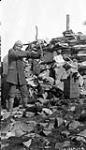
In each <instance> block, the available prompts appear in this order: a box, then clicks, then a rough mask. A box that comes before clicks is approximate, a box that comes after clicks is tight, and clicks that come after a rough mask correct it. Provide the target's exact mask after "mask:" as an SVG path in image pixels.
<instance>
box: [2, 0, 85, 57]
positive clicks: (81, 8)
mask: <svg viewBox="0 0 86 150" xmlns="http://www.w3.org/2000/svg"><path fill="white" fill-rule="evenodd" d="M1 7H2V16H1V18H2V28H1V30H2V31H1V32H2V58H3V56H5V54H6V53H7V52H8V49H9V48H11V47H12V46H13V44H14V42H15V41H16V40H22V42H24V43H26V42H27V41H32V40H34V39H35V25H38V29H39V38H43V39H46V38H49V39H50V38H52V37H57V36H60V35H62V32H63V31H64V30H65V29H66V14H70V27H71V28H72V29H73V31H74V32H79V31H80V32H83V33H86V26H85V25H84V24H83V23H84V21H85V20H86V0H2V1H1Z"/></svg>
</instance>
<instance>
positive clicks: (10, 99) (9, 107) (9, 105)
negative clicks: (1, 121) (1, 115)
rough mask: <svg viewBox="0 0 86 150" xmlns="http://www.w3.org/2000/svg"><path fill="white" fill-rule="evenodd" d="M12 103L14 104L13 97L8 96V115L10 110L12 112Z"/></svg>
mask: <svg viewBox="0 0 86 150" xmlns="http://www.w3.org/2000/svg"><path fill="white" fill-rule="evenodd" d="M13 104H14V98H9V100H8V111H9V112H10V115H12V112H13Z"/></svg>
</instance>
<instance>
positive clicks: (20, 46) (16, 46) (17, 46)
mask: <svg viewBox="0 0 86 150" xmlns="http://www.w3.org/2000/svg"><path fill="white" fill-rule="evenodd" d="M22 47H23V46H22V45H15V46H14V49H15V50H21V49H22Z"/></svg>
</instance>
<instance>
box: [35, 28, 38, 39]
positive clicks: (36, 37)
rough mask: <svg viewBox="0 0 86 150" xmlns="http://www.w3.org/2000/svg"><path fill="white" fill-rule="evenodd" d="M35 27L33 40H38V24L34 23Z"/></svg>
mask: <svg viewBox="0 0 86 150" xmlns="http://www.w3.org/2000/svg"><path fill="white" fill-rule="evenodd" d="M35 28H36V36H35V40H36V41H37V40H38V26H37V25H36V26H35Z"/></svg>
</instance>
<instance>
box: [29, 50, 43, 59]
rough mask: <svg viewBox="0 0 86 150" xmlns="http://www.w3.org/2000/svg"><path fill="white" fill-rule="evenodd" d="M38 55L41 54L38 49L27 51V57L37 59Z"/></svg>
mask: <svg viewBox="0 0 86 150" xmlns="http://www.w3.org/2000/svg"><path fill="white" fill-rule="evenodd" d="M40 56H41V52H40V51H37V52H35V51H31V52H29V53H28V57H29V58H32V59H39V58H40Z"/></svg>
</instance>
